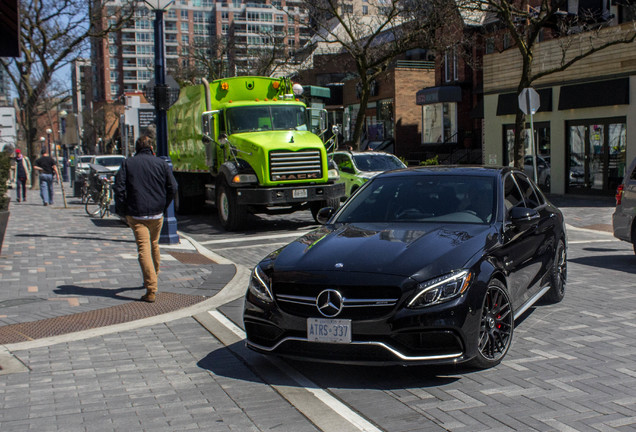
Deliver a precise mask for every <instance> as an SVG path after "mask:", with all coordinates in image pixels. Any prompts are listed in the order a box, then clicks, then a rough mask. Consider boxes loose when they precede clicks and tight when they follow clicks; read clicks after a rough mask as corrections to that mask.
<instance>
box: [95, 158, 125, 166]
mask: <svg viewBox="0 0 636 432" xmlns="http://www.w3.org/2000/svg"><path fill="white" fill-rule="evenodd" d="M123 160H124V158H120V157H113V158H100V159H97V163H98V164H100V165H102V166H119V165H121V163H122V161H123Z"/></svg>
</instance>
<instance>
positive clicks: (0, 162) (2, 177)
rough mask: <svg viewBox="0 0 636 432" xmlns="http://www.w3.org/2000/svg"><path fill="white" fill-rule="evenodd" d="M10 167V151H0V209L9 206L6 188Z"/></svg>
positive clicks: (7, 186) (7, 187)
mask: <svg viewBox="0 0 636 432" xmlns="http://www.w3.org/2000/svg"><path fill="white" fill-rule="evenodd" d="M10 168H11V153H8V152H6V151H0V210H6V209H8V208H9V197H8V196H7V190H8V189H9V185H8V181H9V172H10V171H9V170H10Z"/></svg>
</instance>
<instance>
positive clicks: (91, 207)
mask: <svg viewBox="0 0 636 432" xmlns="http://www.w3.org/2000/svg"><path fill="white" fill-rule="evenodd" d="M101 202H102V199H101V196H99V195H97V196H95V195H94V194H88V197H87V198H86V204H85V206H84V209H85V210H86V214H87V215H89V216H97V215H98V214H99V210H100V208H101Z"/></svg>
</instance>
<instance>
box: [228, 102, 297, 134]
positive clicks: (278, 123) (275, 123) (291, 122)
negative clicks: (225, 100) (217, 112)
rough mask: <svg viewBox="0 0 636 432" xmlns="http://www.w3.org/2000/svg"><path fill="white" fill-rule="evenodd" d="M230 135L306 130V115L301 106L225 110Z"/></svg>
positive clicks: (264, 106)
mask: <svg viewBox="0 0 636 432" xmlns="http://www.w3.org/2000/svg"><path fill="white" fill-rule="evenodd" d="M226 116H227V125H228V129H229V132H230V134H234V133H240V132H255V131H266V130H307V114H306V110H305V107H304V106H301V105H263V106H243V107H236V108H230V109H228V110H227V113H226Z"/></svg>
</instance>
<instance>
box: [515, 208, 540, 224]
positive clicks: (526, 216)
mask: <svg viewBox="0 0 636 432" xmlns="http://www.w3.org/2000/svg"><path fill="white" fill-rule="evenodd" d="M509 217H510V221H511V222H512V223H513V224H514V225H515V226H516V227H518V228H519V229H522V230H525V229H528V228H530V227H532V226H533V225H536V224H537V222H538V221H539V217H540V216H539V212H538V211H537V210H535V209H532V208H527V207H513V208H511V209H510V213H509Z"/></svg>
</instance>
